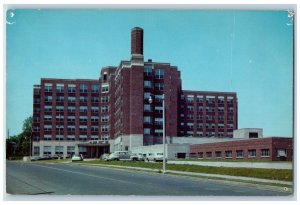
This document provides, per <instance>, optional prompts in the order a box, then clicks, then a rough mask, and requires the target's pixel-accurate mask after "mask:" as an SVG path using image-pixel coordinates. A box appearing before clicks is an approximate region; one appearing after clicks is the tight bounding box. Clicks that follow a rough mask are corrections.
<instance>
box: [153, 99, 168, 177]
mask: <svg viewBox="0 0 300 205" xmlns="http://www.w3.org/2000/svg"><path fill="white" fill-rule="evenodd" d="M152 102H153V99H152V97H151V95H150V97H149V103H150V104H152ZM162 108H163V171H162V172H163V173H164V174H165V173H166V133H165V94H163V95H162Z"/></svg>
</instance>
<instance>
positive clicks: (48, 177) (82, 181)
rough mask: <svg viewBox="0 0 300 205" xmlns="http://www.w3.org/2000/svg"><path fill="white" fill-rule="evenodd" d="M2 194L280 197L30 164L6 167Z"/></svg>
mask: <svg viewBox="0 0 300 205" xmlns="http://www.w3.org/2000/svg"><path fill="white" fill-rule="evenodd" d="M6 191H7V193H9V194H16V195H24V194H25V195H39V194H46V195H47V194H51V195H67V194H70V195H122V196H124V195H137V196H284V195H288V193H284V192H280V191H274V190H268V189H266V188H265V187H261V186H249V185H246V184H241V183H239V184H236V183H235V184H230V183H228V182H227V183H225V182H222V181H211V180H206V179H198V178H192V177H183V176H175V175H169V174H166V175H163V174H160V173H149V172H138V171H127V170H117V169H111V168H101V167H91V166H79V165H75V164H58V163H57V164H45V163H36V162H35V163H34V162H27V163H24V162H12V161H7V163H6Z"/></svg>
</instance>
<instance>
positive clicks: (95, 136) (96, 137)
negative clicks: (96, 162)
mask: <svg viewBox="0 0 300 205" xmlns="http://www.w3.org/2000/svg"><path fill="white" fill-rule="evenodd" d="M91 140H99V137H98V136H97V135H92V136H91Z"/></svg>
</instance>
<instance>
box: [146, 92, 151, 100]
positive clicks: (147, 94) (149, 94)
mask: <svg viewBox="0 0 300 205" xmlns="http://www.w3.org/2000/svg"><path fill="white" fill-rule="evenodd" d="M150 96H151V93H148V92H145V93H144V100H149V98H150Z"/></svg>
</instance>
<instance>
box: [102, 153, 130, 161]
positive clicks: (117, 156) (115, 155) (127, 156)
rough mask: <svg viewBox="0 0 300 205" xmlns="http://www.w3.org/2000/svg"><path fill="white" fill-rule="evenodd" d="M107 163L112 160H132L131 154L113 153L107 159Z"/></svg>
mask: <svg viewBox="0 0 300 205" xmlns="http://www.w3.org/2000/svg"><path fill="white" fill-rule="evenodd" d="M106 160H107V161H111V160H116V161H119V160H130V154H129V152H127V151H116V152H113V153H111V154H110V155H109V156H108V157H107V159H106Z"/></svg>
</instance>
